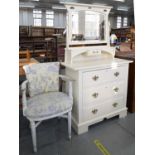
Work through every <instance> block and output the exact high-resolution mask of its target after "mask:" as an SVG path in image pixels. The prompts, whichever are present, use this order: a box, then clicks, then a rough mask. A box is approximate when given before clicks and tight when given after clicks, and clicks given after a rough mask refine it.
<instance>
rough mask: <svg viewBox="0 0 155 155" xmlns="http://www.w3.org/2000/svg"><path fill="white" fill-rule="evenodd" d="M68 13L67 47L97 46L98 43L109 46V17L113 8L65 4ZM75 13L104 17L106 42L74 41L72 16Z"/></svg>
mask: <svg viewBox="0 0 155 155" xmlns="http://www.w3.org/2000/svg"><path fill="white" fill-rule="evenodd" d="M63 4H64V5H65V7H66V8H67V11H68V18H67V24H66V25H67V47H68V46H69V45H77V44H97V43H107V44H108V45H109V33H110V29H109V22H108V15H109V12H110V10H111V8H112V7H110V6H105V5H89V4H80V3H70V2H69V3H68V2H64V3H63ZM74 11H78V12H79V11H94V12H97V13H100V14H102V15H104V18H105V20H104V23H105V39H104V40H87V41H72V14H73V12H74Z"/></svg>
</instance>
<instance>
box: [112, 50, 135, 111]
mask: <svg viewBox="0 0 155 155" xmlns="http://www.w3.org/2000/svg"><path fill="white" fill-rule="evenodd" d="M115 57H117V58H121V59H127V60H133V63H130V65H129V78H128V96H127V107H128V111H129V112H131V113H133V112H135V52H123V51H122V52H116V55H115Z"/></svg>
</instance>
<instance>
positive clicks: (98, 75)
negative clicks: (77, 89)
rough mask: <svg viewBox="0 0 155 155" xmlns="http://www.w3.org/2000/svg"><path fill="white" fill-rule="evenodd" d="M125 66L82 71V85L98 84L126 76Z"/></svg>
mask: <svg viewBox="0 0 155 155" xmlns="http://www.w3.org/2000/svg"><path fill="white" fill-rule="evenodd" d="M127 71H128V70H127V66H121V67H117V68H115V69H104V70H96V71H89V72H85V73H83V87H84V88H85V87H90V86H95V85H100V84H101V83H105V82H108V81H109V82H110V81H115V80H117V81H118V80H122V79H125V78H127Z"/></svg>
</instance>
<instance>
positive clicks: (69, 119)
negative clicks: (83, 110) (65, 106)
mask: <svg viewBox="0 0 155 155" xmlns="http://www.w3.org/2000/svg"><path fill="white" fill-rule="evenodd" d="M68 136H69V139H71V111H70V112H68Z"/></svg>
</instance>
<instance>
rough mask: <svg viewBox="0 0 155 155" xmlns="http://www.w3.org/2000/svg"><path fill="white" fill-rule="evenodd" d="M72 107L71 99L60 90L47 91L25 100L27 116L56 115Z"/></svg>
mask: <svg viewBox="0 0 155 155" xmlns="http://www.w3.org/2000/svg"><path fill="white" fill-rule="evenodd" d="M71 108H72V99H70V98H69V97H68V96H67V95H66V94H65V93H62V92H48V93H44V94H40V95H36V96H33V97H31V98H30V99H28V100H27V109H26V111H25V114H26V115H27V116H28V117H29V118H40V117H48V116H51V115H56V114H58V113H61V112H64V111H66V110H68V109H71Z"/></svg>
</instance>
